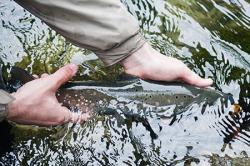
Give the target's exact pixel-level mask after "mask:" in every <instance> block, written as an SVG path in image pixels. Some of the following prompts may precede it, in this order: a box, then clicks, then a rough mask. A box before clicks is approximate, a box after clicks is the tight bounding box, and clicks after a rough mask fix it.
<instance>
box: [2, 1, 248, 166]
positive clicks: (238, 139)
mask: <svg viewBox="0 0 250 166" xmlns="http://www.w3.org/2000/svg"><path fill="white" fill-rule="evenodd" d="M124 4H125V5H126V6H127V8H128V10H129V11H130V12H131V13H132V14H133V15H134V16H135V17H136V19H137V20H138V21H139V24H140V26H141V28H142V33H143V34H144V36H145V37H146V38H147V39H148V40H149V41H150V42H151V43H152V44H153V46H154V47H155V48H157V49H158V50H160V51H161V52H162V53H165V54H167V55H168V56H173V57H176V58H178V59H181V60H183V61H184V62H185V63H186V64H187V65H188V66H189V67H190V68H192V69H193V70H194V71H195V72H197V73H198V74H199V75H201V76H202V77H210V78H212V79H213V80H214V82H215V83H214V85H213V87H214V88H215V89H216V90H218V91H220V92H223V93H231V94H232V95H233V98H234V100H235V101H236V103H238V104H239V105H240V106H241V108H242V110H241V112H240V113H237V114H234V113H233V110H232V108H231V106H230V105H228V104H224V103H223V102H222V101H221V100H216V99H215V101H214V103H213V104H212V105H206V107H204V106H203V104H202V103H201V104H197V103H193V104H191V105H190V106H189V107H187V108H186V110H185V111H183V112H182V113H181V114H178V115H177V120H175V121H174V123H171V122H172V121H173V119H172V118H173V117H172V118H170V119H166V118H162V117H159V116H158V115H157V114H156V113H155V112H154V111H152V108H151V107H150V106H148V105H144V104H135V103H130V102H128V103H126V104H125V105H124V104H120V103H119V99H117V100H115V101H112V102H110V103H108V105H107V107H112V108H116V110H117V113H118V115H120V116H119V117H118V116H114V115H107V114H105V115H102V114H100V115H96V116H95V117H93V118H92V119H91V120H89V121H88V122H86V123H85V124H82V125H78V124H77V125H72V124H68V125H65V126H58V127H55V128H37V127H27V126H19V125H12V126H9V125H7V124H5V125H1V126H0V128H1V132H2V133H3V134H2V135H4V138H1V141H0V142H1V146H0V147H1V148H0V150H1V158H0V161H1V164H2V165H48V164H49V165H59V164H60V165H84V164H86V165H120V164H122V165H184V164H185V165H189V164H192V165H209V164H210V165H230V164H231V165H237V164H239V163H240V164H242V165H250V164H249V163H250V162H249V161H250V159H249V158H248V156H249V155H250V94H249V93H250V92H249V90H250V55H249V54H250V44H249V39H250V2H249V1H247V0H224V1H223V0H206V1H204V0H203V1H202V0H197V1H193V0H168V1H163V0H158V1H150V0H144V1H135V0H126V1H124ZM0 19H1V23H0V33H1V37H0V56H1V60H0V62H1V63H2V64H4V65H5V71H6V73H5V74H6V77H7V73H8V71H9V68H10V66H13V65H16V66H20V67H23V68H26V69H27V70H28V71H30V72H32V73H36V74H40V73H43V72H48V73H52V72H53V71H55V70H56V69H57V68H58V67H60V66H62V65H63V64H65V63H68V62H70V61H72V62H74V63H78V64H81V68H80V69H81V70H80V71H79V72H78V77H77V78H75V79H77V80H109V79H116V77H118V75H120V74H121V73H122V69H121V68H120V66H114V67H113V68H111V69H105V68H104V67H103V66H102V64H101V62H100V61H99V60H98V59H97V57H96V56H95V55H94V54H93V53H91V52H89V51H87V50H84V49H79V48H76V47H74V46H72V45H71V44H70V43H67V42H65V40H64V39H63V38H62V37H61V36H59V35H57V34H56V33H55V32H54V31H52V30H51V29H49V28H48V27H47V26H46V25H45V24H44V23H42V22H41V21H40V20H39V19H37V18H35V17H34V16H32V15H31V14H29V13H28V12H27V11H24V10H23V9H22V8H21V7H19V6H18V5H17V4H15V3H14V2H13V1H9V0H2V1H1V2H0ZM141 86H142V87H143V88H146V85H143V84H141ZM125 88H126V87H125ZM152 90H157V89H152ZM123 107H126V109H128V110H132V111H133V112H136V113H138V114H140V115H142V116H144V117H146V118H147V120H148V122H149V124H150V126H151V128H152V129H153V131H154V132H155V134H157V135H158V137H157V138H155V137H152V135H151V134H150V132H149V131H148V130H147V129H146V128H145V126H143V124H142V123H140V122H136V121H133V120H131V119H129V118H127V117H126V116H124V112H123ZM103 109H105V107H103ZM170 109H171V107H166V108H165V110H163V113H166V114H167V113H168V112H169V111H170ZM104 111H105V110H104Z"/></svg>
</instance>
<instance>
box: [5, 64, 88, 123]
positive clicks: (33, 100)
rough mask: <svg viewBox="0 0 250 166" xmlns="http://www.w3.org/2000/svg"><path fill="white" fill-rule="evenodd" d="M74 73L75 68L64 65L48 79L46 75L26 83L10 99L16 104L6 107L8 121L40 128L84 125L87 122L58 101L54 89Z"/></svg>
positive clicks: (71, 65) (74, 66)
mask: <svg viewBox="0 0 250 166" xmlns="http://www.w3.org/2000/svg"><path fill="white" fill-rule="evenodd" d="M76 72H77V66H76V65H73V64H69V65H66V66H64V67H62V68H61V69H59V70H58V71H57V72H55V73H54V74H51V75H47V76H46V75H45V76H43V77H41V78H38V79H35V80H33V81H31V82H28V83H26V84H25V85H24V86H22V87H21V88H20V89H18V91H17V92H16V93H13V94H12V95H13V96H14V97H15V100H14V101H13V102H12V103H11V104H10V105H9V112H8V116H7V119H8V120H11V121H15V122H18V123H22V124H33V125H39V126H49V125H58V124H63V123H67V122H73V123H75V122H78V121H84V120H86V119H87V118H88V116H87V115H86V116H85V117H83V116H82V115H80V114H78V113H73V112H70V111H69V110H68V108H66V107H63V106H62V105H61V104H60V103H59V102H58V100H57V98H56V96H55V93H56V91H57V89H58V88H59V87H60V86H61V85H62V84H63V83H65V82H67V81H68V80H69V79H71V78H72V77H73V76H74V75H75V73H76Z"/></svg>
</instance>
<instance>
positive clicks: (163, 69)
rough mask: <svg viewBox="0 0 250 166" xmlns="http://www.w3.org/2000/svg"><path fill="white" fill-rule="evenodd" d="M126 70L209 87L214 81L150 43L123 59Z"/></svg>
mask: <svg viewBox="0 0 250 166" xmlns="http://www.w3.org/2000/svg"><path fill="white" fill-rule="evenodd" d="M122 65H123V66H124V69H125V72H126V73H127V74H131V75H135V76H138V77H140V78H143V79H150V80H157V81H176V80H180V81H183V82H186V83H188V84H191V85H194V86H198V87H208V86H210V85H211V84H212V83H213V81H212V80H211V79H203V78H201V77H200V76H198V75H197V74H195V73H194V72H193V71H191V70H190V69H189V68H188V67H187V66H186V65H185V64H184V63H183V62H181V61H180V60H177V59H175V58H171V57H167V56H165V55H162V54H160V53H159V52H158V51H156V50H154V49H153V48H152V47H151V46H150V45H149V44H148V43H146V44H144V45H143V47H142V48H140V49H139V50H137V51H136V52H135V53H133V54H132V55H131V56H129V57H128V58H126V59H125V60H123V61H122Z"/></svg>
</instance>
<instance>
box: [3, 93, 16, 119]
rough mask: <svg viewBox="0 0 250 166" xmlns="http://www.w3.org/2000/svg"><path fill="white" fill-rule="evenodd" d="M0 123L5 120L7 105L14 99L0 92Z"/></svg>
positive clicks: (7, 110) (7, 111)
mask: <svg viewBox="0 0 250 166" xmlns="http://www.w3.org/2000/svg"><path fill="white" fill-rule="evenodd" d="M0 97H1V98H0V121H2V120H4V119H6V118H7V116H8V113H9V104H11V103H12V101H13V100H14V99H15V98H14V97H13V96H12V95H11V94H9V93H7V92H5V91H3V90H0Z"/></svg>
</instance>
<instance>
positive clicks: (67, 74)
mask: <svg viewBox="0 0 250 166" xmlns="http://www.w3.org/2000/svg"><path fill="white" fill-rule="evenodd" d="M77 69H78V67H77V65H75V64H68V65H65V66H63V67H62V68H60V69H58V70H57V71H56V72H55V73H54V74H51V75H50V76H49V79H50V80H51V86H52V89H53V90H57V89H58V88H59V87H60V86H61V85H62V84H64V83H65V82H67V81H69V80H70V79H71V78H72V77H73V76H74V75H75V74H76V72H77Z"/></svg>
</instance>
